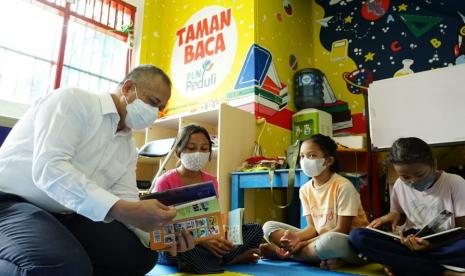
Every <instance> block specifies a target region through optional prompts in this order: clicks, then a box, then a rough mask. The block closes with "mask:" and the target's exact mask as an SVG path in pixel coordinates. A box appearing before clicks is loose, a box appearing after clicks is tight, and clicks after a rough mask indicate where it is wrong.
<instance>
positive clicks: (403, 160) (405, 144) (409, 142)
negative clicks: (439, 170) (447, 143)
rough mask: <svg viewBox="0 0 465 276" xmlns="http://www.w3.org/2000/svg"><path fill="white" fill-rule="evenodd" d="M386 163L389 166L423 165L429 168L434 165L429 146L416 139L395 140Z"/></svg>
mask: <svg viewBox="0 0 465 276" xmlns="http://www.w3.org/2000/svg"><path fill="white" fill-rule="evenodd" d="M388 161H389V162H390V163H391V164H412V163H423V164H426V165H429V166H433V165H434V158H433V153H432V152H431V148H430V146H429V145H428V144H427V143H426V142H425V141H423V140H421V139H420V138H417V137H407V138H399V139H397V140H396V141H395V142H394V143H393V144H392V147H391V150H390V152H389V157H388Z"/></svg>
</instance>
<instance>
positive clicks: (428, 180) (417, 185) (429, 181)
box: [410, 170, 434, 192]
mask: <svg viewBox="0 0 465 276" xmlns="http://www.w3.org/2000/svg"><path fill="white" fill-rule="evenodd" d="M433 183H434V170H431V171H430V173H429V174H428V175H427V176H426V177H425V178H423V179H420V180H417V181H415V182H414V183H412V184H410V187H412V188H413V189H415V190H417V191H420V192H423V191H426V190H427V189H428V188H430V187H431V186H432V185H433Z"/></svg>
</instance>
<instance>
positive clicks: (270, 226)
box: [262, 221, 280, 242]
mask: <svg viewBox="0 0 465 276" xmlns="http://www.w3.org/2000/svg"><path fill="white" fill-rule="evenodd" d="M279 229H280V227H278V225H277V223H276V222H275V221H267V222H265V223H264V224H263V227H262V233H263V238H265V240H266V241H267V242H270V235H271V233H273V232H274V231H277V230H279Z"/></svg>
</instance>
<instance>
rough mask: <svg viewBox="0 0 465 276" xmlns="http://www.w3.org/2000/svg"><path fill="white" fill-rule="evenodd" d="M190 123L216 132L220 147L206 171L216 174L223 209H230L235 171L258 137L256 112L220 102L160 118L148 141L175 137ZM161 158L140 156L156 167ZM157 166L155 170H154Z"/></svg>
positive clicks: (149, 131) (148, 133) (173, 160)
mask: <svg viewBox="0 0 465 276" xmlns="http://www.w3.org/2000/svg"><path fill="white" fill-rule="evenodd" d="M189 124H197V125H200V126H202V127H204V128H206V129H207V130H208V132H209V133H210V135H211V136H216V137H217V140H218V147H217V148H214V153H213V156H214V157H215V158H214V159H212V161H211V162H210V163H209V164H208V165H207V167H206V168H205V171H207V172H209V173H211V174H213V175H215V176H216V177H217V179H218V184H219V196H220V202H221V210H229V209H230V198H231V196H230V191H231V176H230V173H231V172H232V171H236V170H237V169H238V168H239V167H240V165H241V164H242V162H243V161H244V160H245V159H246V158H248V157H250V156H251V155H252V151H253V147H254V141H255V116H254V114H252V113H249V112H246V111H243V110H241V109H238V108H235V107H232V106H229V105H227V104H221V105H220V107H219V109H216V110H210V111H204V112H196V113H190V114H183V115H178V116H174V117H167V118H161V119H159V120H157V121H156V122H155V123H154V124H153V125H152V127H150V128H148V129H147V130H146V133H145V142H149V141H153V140H157V139H163V138H169V137H176V135H177V134H178V131H179V130H180V129H181V128H182V127H184V126H186V125H189ZM161 161H162V160H160V159H158V160H157V159H148V158H139V163H141V165H142V164H145V165H147V164H151V165H153V167H154V168H157V167H158V166H159V164H161ZM177 161H178V159H177V158H176V156H173V157H172V158H171V160H170V161H169V162H168V165H167V167H166V169H172V168H174V167H175V166H176V163H177ZM155 172H156V170H153V174H155Z"/></svg>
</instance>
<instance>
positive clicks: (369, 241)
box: [349, 228, 465, 276]
mask: <svg viewBox="0 0 465 276" xmlns="http://www.w3.org/2000/svg"><path fill="white" fill-rule="evenodd" d="M349 240H350V242H351V244H352V246H353V247H355V249H357V250H358V251H359V252H360V253H361V254H362V255H364V256H365V257H367V258H368V259H369V260H371V261H374V262H378V263H381V264H383V265H386V266H388V267H391V268H392V270H393V272H394V274H395V275H432V276H433V275H442V274H443V272H444V268H443V267H442V266H441V265H443V264H445V265H451V266H458V267H465V239H459V240H457V241H455V242H451V243H450V244H448V245H445V246H442V247H438V248H434V249H431V250H425V251H419V252H414V251H411V250H410V249H408V248H407V247H405V246H404V245H402V244H401V243H400V242H399V241H396V240H394V239H393V238H391V237H387V236H385V235H383V234H379V233H376V232H373V231H370V230H368V229H364V228H358V229H355V230H353V231H352V232H351V233H350V236H349Z"/></svg>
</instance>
